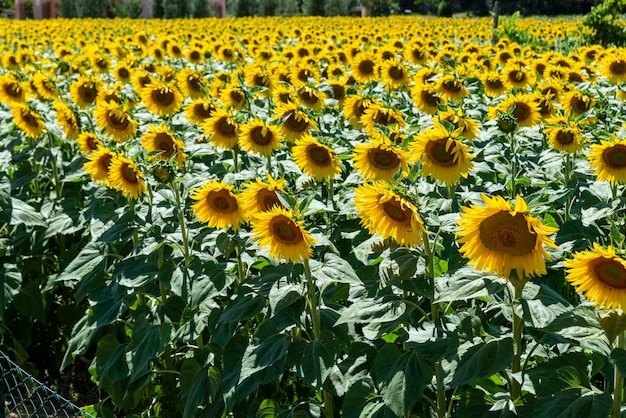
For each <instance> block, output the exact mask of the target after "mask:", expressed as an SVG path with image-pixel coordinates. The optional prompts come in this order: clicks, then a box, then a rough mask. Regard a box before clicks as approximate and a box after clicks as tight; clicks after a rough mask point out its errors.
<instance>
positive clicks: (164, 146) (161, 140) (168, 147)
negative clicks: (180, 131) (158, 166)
mask: <svg viewBox="0 0 626 418" xmlns="http://www.w3.org/2000/svg"><path fill="white" fill-rule="evenodd" d="M154 143H155V145H156V149H157V150H160V151H163V152H162V153H161V157H164V158H170V157H171V156H172V154H173V153H174V141H173V139H172V137H171V136H170V135H169V134H167V133H165V132H159V133H158V134H157V135H156V137H155V138H154Z"/></svg>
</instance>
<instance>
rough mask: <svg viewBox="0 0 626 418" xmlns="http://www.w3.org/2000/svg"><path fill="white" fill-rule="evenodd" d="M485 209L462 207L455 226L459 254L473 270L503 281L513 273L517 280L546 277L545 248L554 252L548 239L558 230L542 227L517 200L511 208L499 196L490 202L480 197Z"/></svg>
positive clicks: (552, 244) (526, 207)
mask: <svg viewBox="0 0 626 418" xmlns="http://www.w3.org/2000/svg"><path fill="white" fill-rule="evenodd" d="M481 197H482V200H483V202H484V203H485V205H486V206H475V205H471V206H469V207H462V208H461V209H462V213H461V214H460V216H461V219H460V220H459V221H458V222H457V225H458V227H459V228H460V231H459V232H458V233H457V235H458V236H459V238H458V242H459V244H461V245H462V246H461V248H460V250H459V251H460V252H461V253H462V254H463V256H464V257H466V258H469V260H470V263H471V264H473V265H474V268H476V269H477V270H487V271H489V273H496V274H498V275H499V276H502V277H505V278H507V279H509V278H511V273H512V272H515V273H516V274H517V278H519V279H522V280H524V279H526V278H528V277H532V276H536V275H543V274H545V273H546V264H545V261H544V258H545V259H549V258H550V257H549V255H548V253H547V251H546V250H545V248H544V245H547V246H549V247H552V248H556V244H555V243H554V241H553V240H552V239H550V238H548V236H549V235H552V234H554V233H555V232H556V231H557V230H558V229H557V228H553V227H550V226H546V225H543V224H542V223H541V221H540V220H538V219H536V218H534V217H533V216H531V215H530V214H529V213H527V212H528V206H527V205H526V202H525V201H524V199H522V197H521V196H517V198H516V199H515V206H514V207H513V209H512V204H511V203H510V202H507V201H506V200H504V199H503V198H502V197H500V196H495V197H493V198H490V197H488V196H485V195H483V194H481Z"/></svg>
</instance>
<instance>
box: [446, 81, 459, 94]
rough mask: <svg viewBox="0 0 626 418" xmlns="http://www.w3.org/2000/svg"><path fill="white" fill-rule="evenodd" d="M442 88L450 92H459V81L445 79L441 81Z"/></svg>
mask: <svg viewBox="0 0 626 418" xmlns="http://www.w3.org/2000/svg"><path fill="white" fill-rule="evenodd" d="M443 88H444V89H446V90H447V91H449V92H451V93H460V92H461V86H460V83H459V82H458V81H456V80H451V81H446V82H445V83H443Z"/></svg>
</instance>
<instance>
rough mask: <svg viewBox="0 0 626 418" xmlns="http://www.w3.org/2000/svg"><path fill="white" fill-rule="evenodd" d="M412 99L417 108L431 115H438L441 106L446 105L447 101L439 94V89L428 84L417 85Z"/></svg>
mask: <svg viewBox="0 0 626 418" xmlns="http://www.w3.org/2000/svg"><path fill="white" fill-rule="evenodd" d="M411 97H412V98H413V104H415V107H417V108H418V109H419V110H421V111H422V112H424V113H427V114H429V115H434V114H435V113H437V111H438V110H439V105H444V104H445V103H446V100H445V99H444V98H443V97H441V96H440V95H439V94H438V93H437V87H436V86H434V85H432V84H428V83H417V84H416V85H415V86H413V88H411Z"/></svg>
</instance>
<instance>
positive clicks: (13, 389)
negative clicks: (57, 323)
mask: <svg viewBox="0 0 626 418" xmlns="http://www.w3.org/2000/svg"><path fill="white" fill-rule="evenodd" d="M0 398H1V399H3V400H4V408H2V409H0V418H27V417H55V418H59V417H63V418H81V417H83V418H95V417H94V416H93V415H91V414H89V413H87V412H86V411H84V410H82V409H81V408H79V407H78V406H76V405H74V404H73V403H72V402H70V401H68V400H67V399H65V398H63V397H62V396H61V395H59V394H58V393H56V392H55V391H53V390H52V389H50V388H49V387H47V386H46V385H44V384H43V383H41V382H39V381H38V380H37V379H35V378H34V377H33V376H31V375H30V374H28V373H27V372H26V371H25V370H24V369H22V368H21V367H20V366H18V365H17V364H15V363H14V362H12V361H11V359H9V358H8V357H7V356H6V355H5V354H4V353H3V352H1V351H0Z"/></svg>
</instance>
